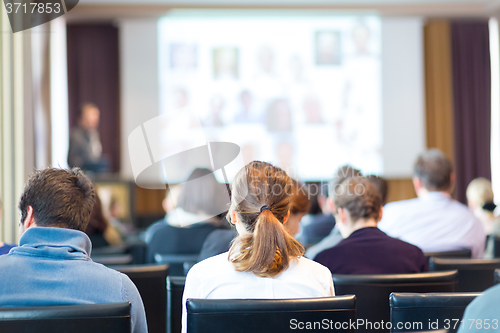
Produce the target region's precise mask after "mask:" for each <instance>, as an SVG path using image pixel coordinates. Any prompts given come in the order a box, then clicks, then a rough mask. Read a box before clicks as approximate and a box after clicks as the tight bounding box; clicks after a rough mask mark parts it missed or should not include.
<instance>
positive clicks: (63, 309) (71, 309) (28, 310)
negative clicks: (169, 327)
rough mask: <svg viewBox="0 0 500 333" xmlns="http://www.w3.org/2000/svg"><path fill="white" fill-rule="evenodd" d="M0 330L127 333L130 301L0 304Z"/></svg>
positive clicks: (44, 332) (40, 332)
mask: <svg viewBox="0 0 500 333" xmlns="http://www.w3.org/2000/svg"><path fill="white" fill-rule="evenodd" d="M0 332H20V333H28V332H37V333H54V332H71V333H88V332H92V333H123V332H130V303H128V302H124V303H108V304H84V305H63V306H34V307H4V308H0Z"/></svg>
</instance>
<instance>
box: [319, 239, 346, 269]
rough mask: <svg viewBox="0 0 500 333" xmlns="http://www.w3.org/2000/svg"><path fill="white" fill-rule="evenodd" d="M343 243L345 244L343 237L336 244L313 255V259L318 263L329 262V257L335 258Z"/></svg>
mask: <svg viewBox="0 0 500 333" xmlns="http://www.w3.org/2000/svg"><path fill="white" fill-rule="evenodd" d="M343 244H345V239H343V240H341V241H340V242H339V243H338V244H337V245H335V246H333V247H330V248H328V249H326V250H323V251H321V252H319V253H318V254H317V255H316V256H315V257H314V261H315V262H318V263H320V264H325V263H327V262H329V261H330V260H331V258H335V257H336V256H337V252H338V251H339V249H342V246H343ZM341 252H342V250H341Z"/></svg>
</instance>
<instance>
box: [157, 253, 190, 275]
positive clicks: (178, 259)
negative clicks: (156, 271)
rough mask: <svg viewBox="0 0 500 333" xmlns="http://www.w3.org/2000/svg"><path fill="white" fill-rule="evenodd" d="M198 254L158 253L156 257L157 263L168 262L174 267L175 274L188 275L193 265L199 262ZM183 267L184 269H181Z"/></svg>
mask: <svg viewBox="0 0 500 333" xmlns="http://www.w3.org/2000/svg"><path fill="white" fill-rule="evenodd" d="M198 257H199V255H198V254H161V253H156V254H155V256H154V258H155V262H156V263H157V264H167V265H169V266H171V267H173V269H172V270H171V271H172V272H171V274H172V275H174V276H181V275H183V276H186V275H187V273H188V272H189V270H190V269H191V267H193V265H194V264H196V263H197V262H198ZM181 269H182V270H181Z"/></svg>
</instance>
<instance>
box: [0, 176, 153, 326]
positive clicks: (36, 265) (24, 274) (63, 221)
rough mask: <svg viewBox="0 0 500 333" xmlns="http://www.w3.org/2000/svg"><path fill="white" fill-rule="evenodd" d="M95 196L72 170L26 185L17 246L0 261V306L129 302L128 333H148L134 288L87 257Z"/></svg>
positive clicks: (142, 310)
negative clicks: (87, 229)
mask: <svg viewBox="0 0 500 333" xmlns="http://www.w3.org/2000/svg"><path fill="white" fill-rule="evenodd" d="M95 196H96V194H95V190H94V187H93V185H92V183H91V182H90V180H89V179H88V178H87V177H86V176H85V175H84V174H83V173H82V172H81V171H80V170H79V169H76V168H75V169H71V170H63V169H52V168H49V169H45V170H41V171H38V172H36V173H35V175H33V176H32V177H31V178H30V179H29V180H28V183H27V184H26V186H25V188H24V192H23V194H22V196H21V200H20V202H19V210H20V212H21V221H20V233H21V240H20V244H19V245H20V246H19V247H16V248H14V249H12V250H11V251H10V253H9V254H8V255H5V256H1V257H0V279H1V281H2V283H0V306H46V305H69V304H92V303H117V302H130V303H131V304H132V308H131V327H132V332H133V333H146V332H147V325H146V315H145V312H144V305H143V304H142V300H141V297H140V295H139V292H138V291H137V288H136V287H135V285H134V284H133V283H132V281H131V280H130V279H129V278H128V277H127V276H126V275H124V274H121V273H119V272H118V271H115V270H112V269H110V268H107V267H105V266H103V265H101V264H97V263H95V262H93V261H92V260H91V259H90V257H89V256H90V251H91V243H90V239H89V238H88V237H87V235H86V234H85V233H84V232H83V230H85V228H86V226H87V223H88V221H89V218H90V213H91V211H92V208H93V206H94V202H95Z"/></svg>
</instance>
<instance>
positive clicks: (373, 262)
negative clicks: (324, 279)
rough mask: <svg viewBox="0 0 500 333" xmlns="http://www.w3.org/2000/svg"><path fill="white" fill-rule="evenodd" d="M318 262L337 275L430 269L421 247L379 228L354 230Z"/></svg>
mask: <svg viewBox="0 0 500 333" xmlns="http://www.w3.org/2000/svg"><path fill="white" fill-rule="evenodd" d="M314 261H317V262H319V263H320V264H322V265H324V266H326V267H328V268H329V269H330V271H331V272H332V273H333V274H404V273H420V272H426V271H428V270H429V268H428V264H427V259H426V258H425V256H424V254H423V253H422V250H420V249H419V248H418V247H416V246H414V245H411V244H408V243H406V242H403V241H401V240H399V239H395V238H392V237H389V236H387V235H386V234H384V233H383V232H382V231H380V230H379V229H378V228H376V227H366V228H362V229H358V230H356V231H354V232H353V233H352V234H351V235H349V237H347V238H346V239H344V240H343V241H341V242H340V243H338V244H337V245H336V246H334V247H332V248H331V249H328V250H325V251H323V252H320V253H319V254H318V255H316V257H315V258H314Z"/></svg>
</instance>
